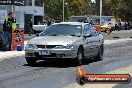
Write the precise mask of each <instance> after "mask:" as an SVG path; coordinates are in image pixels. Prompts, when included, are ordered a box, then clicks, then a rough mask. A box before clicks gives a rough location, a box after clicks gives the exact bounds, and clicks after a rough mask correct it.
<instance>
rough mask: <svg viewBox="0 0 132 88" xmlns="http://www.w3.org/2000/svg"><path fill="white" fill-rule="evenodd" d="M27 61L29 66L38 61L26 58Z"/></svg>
mask: <svg viewBox="0 0 132 88" xmlns="http://www.w3.org/2000/svg"><path fill="white" fill-rule="evenodd" d="M26 61H27V63H28V65H30V66H33V65H35V64H36V60H34V59H32V58H26Z"/></svg>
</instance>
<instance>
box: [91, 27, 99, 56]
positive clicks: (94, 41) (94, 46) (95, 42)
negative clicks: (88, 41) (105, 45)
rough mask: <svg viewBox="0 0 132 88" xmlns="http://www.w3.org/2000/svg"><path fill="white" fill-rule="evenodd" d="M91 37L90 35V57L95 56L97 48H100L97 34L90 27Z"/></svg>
mask: <svg viewBox="0 0 132 88" xmlns="http://www.w3.org/2000/svg"><path fill="white" fill-rule="evenodd" d="M90 30H91V35H92V45H91V46H92V51H91V52H92V54H91V55H92V56H95V55H97V54H98V51H99V48H100V38H99V36H98V35H99V33H98V32H97V31H96V30H95V28H94V27H93V26H91V27H90Z"/></svg>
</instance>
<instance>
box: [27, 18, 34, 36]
mask: <svg viewBox="0 0 132 88" xmlns="http://www.w3.org/2000/svg"><path fill="white" fill-rule="evenodd" d="M28 26H29V28H28V30H29V36H31V34H32V32H33V22H32V19H31V20H30V22H29V24H28Z"/></svg>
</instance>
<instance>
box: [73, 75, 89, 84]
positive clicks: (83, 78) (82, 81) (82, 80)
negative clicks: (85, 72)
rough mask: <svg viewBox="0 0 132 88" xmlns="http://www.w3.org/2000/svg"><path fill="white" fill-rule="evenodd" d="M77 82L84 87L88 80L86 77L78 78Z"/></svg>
mask: <svg viewBox="0 0 132 88" xmlns="http://www.w3.org/2000/svg"><path fill="white" fill-rule="evenodd" d="M76 81H77V83H78V84H79V85H84V84H85V83H86V81H87V80H86V78H85V77H81V76H80V77H76Z"/></svg>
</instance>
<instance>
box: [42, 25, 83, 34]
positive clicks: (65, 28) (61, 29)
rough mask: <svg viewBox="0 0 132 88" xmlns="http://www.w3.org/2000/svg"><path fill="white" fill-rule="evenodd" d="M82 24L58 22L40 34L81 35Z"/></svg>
mask: <svg viewBox="0 0 132 88" xmlns="http://www.w3.org/2000/svg"><path fill="white" fill-rule="evenodd" d="M81 34H82V26H81V25H69V24H57V25H51V26H49V27H47V28H46V30H45V31H43V32H42V33H41V34H40V36H81Z"/></svg>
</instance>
